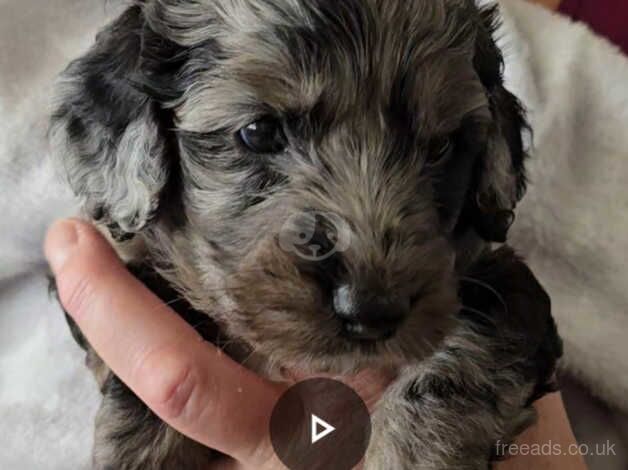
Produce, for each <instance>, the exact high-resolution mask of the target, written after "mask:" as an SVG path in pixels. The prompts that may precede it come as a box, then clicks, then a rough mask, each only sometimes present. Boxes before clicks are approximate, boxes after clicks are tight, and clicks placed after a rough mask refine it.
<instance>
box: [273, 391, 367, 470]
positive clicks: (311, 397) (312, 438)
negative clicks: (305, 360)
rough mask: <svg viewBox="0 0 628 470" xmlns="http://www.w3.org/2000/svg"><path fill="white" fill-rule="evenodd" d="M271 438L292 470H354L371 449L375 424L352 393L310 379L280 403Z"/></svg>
mask: <svg viewBox="0 0 628 470" xmlns="http://www.w3.org/2000/svg"><path fill="white" fill-rule="evenodd" d="M270 437H271V441H272V444H273V448H274V449H275V452H276V453H277V456H278V457H279V459H280V460H281V461H282V462H283V463H284V465H286V467H288V468H289V469H290V470H323V469H324V470H352V469H353V468H354V467H355V466H356V465H358V464H359V463H360V461H361V460H362V458H363V457H364V455H365V453H366V450H367V448H368V444H369V441H370V438H371V420H370V415H369V412H368V409H367V407H366V405H365V404H364V402H363V401H362V400H361V399H360V397H359V396H358V394H357V393H355V391H353V389H351V388H350V387H348V386H346V385H344V384H343V383H341V382H338V381H336V380H330V379H311V380H306V381H304V382H300V383H298V384H296V385H294V386H293V387H291V388H290V389H288V390H287V391H286V392H285V393H284V394H283V395H282V397H281V398H280V399H279V401H278V402H277V405H275V408H274V409H273V413H272V416H271V419H270Z"/></svg>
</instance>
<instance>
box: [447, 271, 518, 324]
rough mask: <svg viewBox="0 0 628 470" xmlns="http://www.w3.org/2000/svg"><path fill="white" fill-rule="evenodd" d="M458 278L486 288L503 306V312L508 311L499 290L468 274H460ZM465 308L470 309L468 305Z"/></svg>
mask: <svg viewBox="0 0 628 470" xmlns="http://www.w3.org/2000/svg"><path fill="white" fill-rule="evenodd" d="M459 279H460V281H462V282H468V283H470V284H474V285H476V286H479V287H482V288H484V289H486V290H487V291H488V292H490V293H491V294H493V295H494V296H495V298H496V299H497V300H499V303H501V304H502V306H503V307H504V312H505V313H506V314H507V313H508V304H507V303H506V300H505V299H504V297H503V296H502V295H501V294H500V293H499V292H497V291H496V290H495V289H494V288H493V287H491V286H490V285H489V284H487V283H486V282H483V281H480V280H479V279H475V278H472V277H468V276H462V277H460V278H459ZM465 308H466V309H467V310H469V311H471V310H470V309H469V308H468V307H465ZM476 313H478V312H476ZM479 313H482V312H479ZM484 315H485V314H484Z"/></svg>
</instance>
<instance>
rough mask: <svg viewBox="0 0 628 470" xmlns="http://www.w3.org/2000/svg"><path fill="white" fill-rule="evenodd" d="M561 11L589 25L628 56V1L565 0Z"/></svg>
mask: <svg viewBox="0 0 628 470" xmlns="http://www.w3.org/2000/svg"><path fill="white" fill-rule="evenodd" d="M560 11H562V12H563V13H565V14H567V15H569V16H571V17H572V18H573V19H575V20H579V21H583V22H585V23H588V24H589V25H590V26H591V28H593V30H594V31H596V32H598V33H599V34H601V35H602V36H606V37H607V38H609V39H610V40H611V41H613V42H615V43H616V44H617V45H619V46H620V47H621V48H622V49H623V50H624V52H625V53H626V54H628V0H563V2H562V3H561V5H560Z"/></svg>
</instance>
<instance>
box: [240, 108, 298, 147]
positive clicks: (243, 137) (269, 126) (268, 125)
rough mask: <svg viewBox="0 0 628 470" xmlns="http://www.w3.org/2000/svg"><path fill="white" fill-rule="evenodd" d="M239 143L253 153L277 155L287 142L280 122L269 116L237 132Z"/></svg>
mask: <svg viewBox="0 0 628 470" xmlns="http://www.w3.org/2000/svg"><path fill="white" fill-rule="evenodd" d="M238 138H239V139H240V142H242V144H243V145H244V146H245V147H246V148H247V149H249V150H250V151H251V152H255V153H279V152H281V151H282V150H284V149H285V148H286V145H287V140H286V136H285V134H284V132H283V128H282V125H281V122H280V121H279V120H278V119H276V118H274V117H271V116H267V117H264V118H262V119H258V120H257V121H254V122H252V123H251V124H249V125H247V126H246V127H243V128H242V129H240V130H239V131H238Z"/></svg>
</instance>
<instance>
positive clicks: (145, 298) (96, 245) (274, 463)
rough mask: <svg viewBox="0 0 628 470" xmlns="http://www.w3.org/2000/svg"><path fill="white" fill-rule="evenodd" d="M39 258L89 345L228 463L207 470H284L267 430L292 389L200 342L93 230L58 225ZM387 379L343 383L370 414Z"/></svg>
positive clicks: (371, 376) (164, 415) (369, 376)
mask: <svg viewBox="0 0 628 470" xmlns="http://www.w3.org/2000/svg"><path fill="white" fill-rule="evenodd" d="M45 252H46V256H47V258H48V261H49V263H50V265H51V268H52V270H53V272H54V275H55V277H56V282H57V288H58V291H59V297H60V299H61V302H62V304H63V306H64V307H65V309H66V311H67V312H68V313H69V314H70V315H71V316H72V318H73V319H74V321H75V322H76V323H77V325H78V326H79V327H80V329H81V330H82V332H83V334H84V335H85V337H86V338H87V339H88V340H89V342H90V344H91V345H92V346H93V348H94V349H95V350H96V351H97V352H98V354H99V355H100V357H101V358H102V359H103V360H104V361H105V362H106V363H107V365H108V366H109V367H110V368H111V370H112V371H113V372H114V373H115V374H116V375H117V376H118V377H119V378H120V379H121V380H122V381H123V382H124V383H125V384H126V385H127V386H128V387H129V388H130V389H131V390H133V392H134V393H135V394H136V395H137V396H138V397H139V398H140V399H141V400H142V401H144V403H146V404H147V405H148V407H149V408H151V409H152V410H153V411H154V412H155V413H156V414H157V415H158V416H159V417H160V418H161V419H162V420H164V421H165V422H166V423H168V424H169V425H170V426H172V427H173V428H174V429H176V430H178V431H179V432H181V433H182V434H184V435H186V436H188V437H190V438H192V439H194V440H196V441H198V442H200V443H202V444H203V445H206V446H208V447H210V448H212V449H216V450H219V451H220V452H222V453H224V454H225V455H228V456H230V458H229V459H225V460H223V461H221V462H218V463H217V464H216V467H213V468H220V469H223V468H224V469H238V470H245V469H262V470H271V469H272V470H274V469H280V468H284V467H283V465H282V464H281V463H280V462H279V460H278V458H277V457H276V455H275V453H274V451H273V449H272V446H271V443H270V437H269V433H268V429H269V421H270V416H271V413H272V409H273V406H274V405H275V403H276V402H277V400H278V398H279V397H280V396H281V394H282V393H283V392H284V391H285V390H286V389H287V388H288V386H289V384H287V383H274V382H271V381H268V380H265V379H264V378H262V377H259V376H257V375H256V374H254V373H253V372H251V371H249V370H247V369H246V368H244V367H243V366H241V365H240V364H238V363H236V362H234V361H233V360H232V359H231V358H229V357H228V356H227V355H225V354H224V353H223V352H222V351H220V350H219V349H217V348H216V347H215V346H213V345H211V344H209V343H207V342H206V341H204V340H203V339H202V338H201V337H200V335H199V334H198V333H197V332H196V331H195V330H194V329H193V328H191V327H190V326H189V325H188V324H187V323H185V321H184V320H182V319H181V318H180V317H179V316H178V315H177V314H176V313H174V312H173V311H172V310H171V309H169V308H168V307H167V306H166V305H164V304H163V303H162V302H161V301H160V300H159V299H158V298H157V297H156V296H155V295H154V294H153V293H152V292H150V291H149V290H148V289H147V288H146V287H145V286H144V285H143V284H141V283H140V282H139V281H138V280H137V279H135V278H134V277H133V276H131V274H130V273H129V272H128V271H127V270H126V268H125V266H124V265H123V264H122V263H121V261H120V260H119V258H118V257H117V255H116V253H115V252H114V250H113V249H112V248H111V246H110V245H109V244H108V243H107V241H106V240H105V239H104V238H103V237H102V236H101V235H100V234H99V233H98V232H97V231H96V230H95V229H94V228H93V227H92V226H90V225H89V224H86V223H84V222H79V221H76V220H66V221H61V222H57V223H56V224H55V225H54V226H53V227H52V228H51V229H50V231H49V233H48V236H47V239H46V243H45ZM295 374H296V375H295V378H298V379H303V378H306V377H303V376H299V374H298V373H296V372H295ZM390 380H391V377H390V376H387V375H386V374H381V373H377V372H374V371H367V372H365V373H363V374H360V375H359V376H357V377H353V378H348V379H344V380H343V381H345V383H347V384H349V385H350V386H352V387H353V388H354V389H355V390H356V392H357V393H358V394H359V395H360V396H361V397H362V399H363V400H364V401H365V402H366V403H367V405H369V407H371V408H372V407H373V406H374V405H375V403H376V402H377V400H378V398H379V396H380V395H381V393H382V391H383V390H384V389H385V388H386V386H387V385H388V383H389V381H390ZM251 396H254V397H255V400H245V399H243V398H242V397H251Z"/></svg>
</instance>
